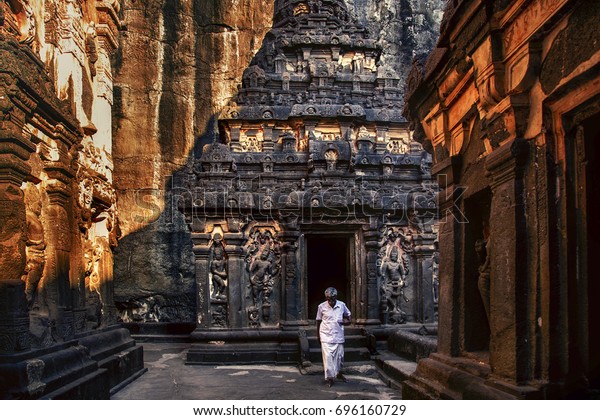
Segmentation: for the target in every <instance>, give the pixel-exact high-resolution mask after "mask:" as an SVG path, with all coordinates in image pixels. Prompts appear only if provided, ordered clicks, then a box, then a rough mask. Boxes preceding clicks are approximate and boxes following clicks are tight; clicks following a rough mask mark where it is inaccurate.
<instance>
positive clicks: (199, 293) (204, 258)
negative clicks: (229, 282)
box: [192, 233, 211, 330]
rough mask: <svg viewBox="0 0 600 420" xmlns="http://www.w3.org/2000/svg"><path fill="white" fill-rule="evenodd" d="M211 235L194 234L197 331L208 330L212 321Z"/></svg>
mask: <svg viewBox="0 0 600 420" xmlns="http://www.w3.org/2000/svg"><path fill="white" fill-rule="evenodd" d="M209 242H210V234H209V233H192V243H193V248H192V250H193V252H194V259H195V266H196V329H197V330H198V329H204V328H208V327H210V325H211V319H210V287H209V285H208V269H209V267H208V254H209V251H210V248H209Z"/></svg>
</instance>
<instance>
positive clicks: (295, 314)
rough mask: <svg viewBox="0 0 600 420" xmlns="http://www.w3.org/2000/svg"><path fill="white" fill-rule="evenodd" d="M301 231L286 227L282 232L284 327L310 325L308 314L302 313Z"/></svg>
mask: <svg viewBox="0 0 600 420" xmlns="http://www.w3.org/2000/svg"><path fill="white" fill-rule="evenodd" d="M299 237H300V232H298V231H297V230H295V229H293V228H292V229H286V230H285V231H284V232H283V233H282V234H281V239H282V242H283V246H282V251H283V252H282V256H281V257H282V261H283V264H282V271H283V282H281V286H282V287H281V296H282V301H283V306H282V309H283V310H282V314H281V315H282V318H283V320H282V324H283V326H284V327H296V326H300V325H303V326H304V325H308V322H307V321H306V318H307V317H306V314H303V313H302V310H303V304H302V299H301V288H300V281H299V279H300V271H299V268H298V261H297V257H296V255H297V251H298V238H299Z"/></svg>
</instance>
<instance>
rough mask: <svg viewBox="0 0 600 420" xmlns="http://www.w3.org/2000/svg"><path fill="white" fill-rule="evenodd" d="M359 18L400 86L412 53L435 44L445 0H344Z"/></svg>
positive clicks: (427, 49)
mask: <svg viewBox="0 0 600 420" xmlns="http://www.w3.org/2000/svg"><path fill="white" fill-rule="evenodd" d="M345 1H346V4H347V5H348V8H349V10H351V11H352V10H353V11H354V14H355V15H356V18H357V19H358V21H359V22H360V23H361V24H362V25H364V26H366V27H367V28H368V29H369V31H370V33H371V36H372V37H373V38H375V39H377V40H378V42H379V44H380V45H381V46H382V48H383V54H382V57H383V60H384V61H385V62H386V64H388V65H390V66H391V67H393V68H394V70H396V72H397V73H398V75H399V76H400V80H401V83H402V87H403V88H404V84H405V82H406V80H407V78H408V73H409V70H410V68H411V63H412V60H413V58H414V57H415V56H419V55H422V54H428V53H429V51H431V50H432V49H433V47H434V46H435V44H436V41H437V37H438V34H439V28H440V23H441V21H442V16H443V12H444V5H445V3H446V2H445V1H444V0H345Z"/></svg>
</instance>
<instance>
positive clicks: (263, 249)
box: [245, 228, 281, 327]
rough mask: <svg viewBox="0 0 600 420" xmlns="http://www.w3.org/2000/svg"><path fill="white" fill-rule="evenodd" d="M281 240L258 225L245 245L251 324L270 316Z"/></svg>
mask: <svg viewBox="0 0 600 420" xmlns="http://www.w3.org/2000/svg"><path fill="white" fill-rule="evenodd" d="M280 249H281V244H280V243H279V241H278V240H277V239H276V238H275V234H274V232H273V231H272V230H271V228H257V229H255V230H253V231H252V233H251V234H250V236H249V238H248V241H247V244H246V246H245V253H246V269H247V271H248V274H249V282H248V300H249V301H251V302H252V303H251V305H250V306H248V324H249V326H251V327H258V326H260V325H263V324H266V323H268V322H269V320H270V319H271V294H272V293H273V288H274V286H275V283H276V280H277V278H278V276H279V273H280V271H281V252H280Z"/></svg>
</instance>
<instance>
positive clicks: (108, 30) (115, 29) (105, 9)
mask: <svg viewBox="0 0 600 420" xmlns="http://www.w3.org/2000/svg"><path fill="white" fill-rule="evenodd" d="M113 3H114V2H113ZM115 4H118V3H115ZM96 10H97V12H98V25H97V26H96V31H97V33H98V38H100V43H101V45H102V46H103V47H104V48H106V50H107V52H108V53H109V54H110V53H112V52H113V51H115V50H116V49H117V48H118V47H119V30H121V23H120V20H119V16H118V15H117V10H115V7H114V5H112V4H110V3H109V2H107V1H104V2H99V4H98V5H97V6H96Z"/></svg>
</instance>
